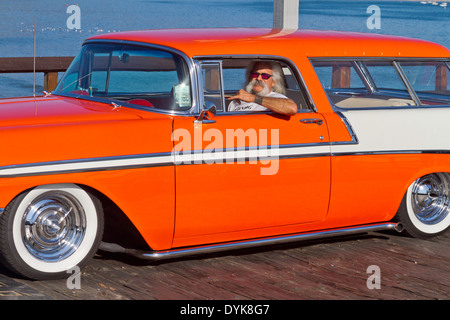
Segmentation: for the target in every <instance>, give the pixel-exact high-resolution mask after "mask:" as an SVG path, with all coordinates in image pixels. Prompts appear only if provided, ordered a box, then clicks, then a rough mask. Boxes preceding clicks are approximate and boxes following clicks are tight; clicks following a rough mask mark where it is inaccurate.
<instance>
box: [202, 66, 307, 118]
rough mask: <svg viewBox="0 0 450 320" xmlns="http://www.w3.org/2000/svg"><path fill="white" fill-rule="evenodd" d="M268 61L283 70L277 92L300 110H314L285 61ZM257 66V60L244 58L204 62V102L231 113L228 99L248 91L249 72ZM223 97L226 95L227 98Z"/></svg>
mask: <svg viewBox="0 0 450 320" xmlns="http://www.w3.org/2000/svg"><path fill="white" fill-rule="evenodd" d="M264 61H267V62H275V63H277V64H278V66H279V67H280V68H279V70H280V79H279V80H278V85H277V86H276V88H275V89H274V90H273V91H275V92H277V93H280V94H282V95H284V96H286V97H287V98H289V99H292V100H294V101H295V102H296V103H297V106H298V109H304V110H308V111H309V110H311V108H310V105H309V103H307V101H308V100H307V99H305V96H306V95H305V90H304V89H303V86H302V85H300V84H299V82H298V81H297V77H296V75H295V73H294V72H293V71H292V69H291V68H290V66H289V65H287V64H286V63H284V62H281V61H273V60H264ZM254 62H255V60H254V59H240V58H229V59H222V60H221V61H202V62H201V65H202V67H201V70H202V81H203V84H202V85H203V97H204V101H205V102H207V101H210V102H213V103H214V104H215V105H216V107H217V110H218V111H222V112H229V111H228V106H229V104H230V102H231V100H229V99H228V98H229V97H231V96H234V95H235V94H236V93H237V92H238V91H239V90H240V89H244V90H246V86H247V84H248V82H249V78H248V77H249V71H248V69H249V68H250V67H251V66H252V65H253V63H254ZM220 85H221V87H220ZM221 94H223V97H222V96H221ZM266 112H270V111H266Z"/></svg>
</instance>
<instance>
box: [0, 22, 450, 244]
mask: <svg viewBox="0 0 450 320" xmlns="http://www.w3.org/2000/svg"><path fill="white" fill-rule="evenodd" d="M121 41H124V42H129V43H137V44H141V45H144V46H145V45H146V44H151V45H156V46H158V47H161V48H165V47H169V48H172V49H175V50H177V51H179V52H180V53H182V54H183V55H185V58H186V59H188V60H191V61H194V60H196V59H197V60H202V61H204V60H205V59H209V60H220V59H221V58H222V57H251V58H267V57H272V58H276V59H278V58H279V59H282V60H283V61H287V62H289V63H290V65H291V66H292V67H293V68H294V69H297V73H298V75H300V76H301V79H299V81H302V82H303V84H304V86H305V88H306V89H307V93H308V95H309V99H310V103H311V105H313V106H314V110H311V111H309V112H298V113H297V114H295V115H293V116H290V117H286V116H276V115H273V114H268V113H258V112H253V113H245V114H242V115H236V114H227V113H223V114H217V115H216V117H215V118H214V120H215V122H211V123H206V122H205V123H200V124H199V123H196V122H194V121H195V120H196V119H197V117H198V113H199V102H198V101H195V99H197V98H196V97H197V96H198V95H200V94H201V93H195V94H193V96H194V98H193V100H194V104H195V105H196V108H197V109H196V110H197V111H194V112H192V113H190V114H177V113H164V112H158V111H156V112H155V110H153V109H151V108H149V109H148V110H145V109H143V108H132V107H128V106H126V105H117V104H111V103H109V104H108V103H103V102H99V101H91V100H89V99H88V98H86V99H84V98H82V97H81V98H73V97H68V96H63V95H58V94H57V93H56V94H53V95H49V96H44V97H36V98H33V97H27V98H15V99H2V100H0V112H1V118H0V130H1V135H2V139H1V149H2V150H3V155H2V157H1V158H0V179H1V184H0V208H5V207H6V206H7V205H8V203H10V202H11V200H12V199H13V198H14V197H15V196H17V195H18V194H19V193H21V192H23V191H24V190H27V189H30V188H33V187H35V186H39V185H46V184H57V183H74V184H78V185H81V186H86V187H89V188H92V189H95V190H97V191H99V192H101V193H102V194H103V195H105V196H106V197H108V198H109V199H110V200H112V201H113V202H114V203H115V204H116V205H117V206H118V207H119V208H120V209H121V210H122V211H123V213H124V214H125V215H126V216H127V217H128V219H129V220H130V221H131V222H132V223H133V225H134V226H135V227H136V228H137V230H138V231H139V232H140V234H141V235H142V237H143V238H144V239H145V241H146V242H147V244H148V246H149V247H150V248H151V249H152V250H169V249H172V248H181V247H189V246H198V245H204V244H211V243H223V242H230V241H240V240H245V239H257V238H262V237H271V236H276V235H288V234H293V233H301V232H309V231H315V230H327V229H333V228H341V227H345V226H356V225H363V224H371V223H378V222H388V221H391V220H392V219H393V217H394V215H395V214H396V212H397V210H398V208H399V206H400V203H401V201H402V198H403V196H404V194H405V192H406V191H407V189H408V186H410V185H411V183H412V182H413V181H414V180H416V179H417V178H418V177H421V176H423V175H426V174H428V173H433V172H450V154H448V153H446V152H443V150H445V151H447V152H448V151H449V150H450V143H449V142H448V141H450V140H449V139H447V142H446V143H447V147H443V146H438V147H436V150H439V151H440V152H382V153H379V154H377V153H376V152H373V150H370V151H367V150H366V151H367V152H364V153H358V150H356V151H355V150H353V151H351V152H347V151H346V150H344V149H342V150H340V149H333V148H334V146H343V147H342V148H345V147H346V146H347V145H358V144H359V143H360V142H361V141H363V140H362V139H363V137H362V136H360V130H359V127H358V128H355V127H353V123H352V121H349V122H350V124H349V123H346V122H345V121H344V120H345V118H344V117H342V113H341V112H337V111H336V108H334V107H333V105H332V103H331V102H330V99H329V97H328V96H327V93H326V92H325V90H324V88H323V85H322V83H321V81H320V80H319V77H318V75H317V73H316V71H315V68H314V66H313V64H312V62H311V61H312V60H314V59H315V58H318V59H319V58H321V59H328V58H336V59H337V60H339V59H346V58H362V59H367V58H382V59H384V58H393V59H397V58H400V59H404V58H410V59H412V60H414V59H415V58H423V59H431V60H433V59H444V60H445V61H449V59H450V52H449V50H448V49H446V48H445V47H443V46H440V45H437V44H433V43H430V42H426V41H421V40H412V39H406V38H400V37H390V36H383V35H374V34H356V33H355V34H351V33H344V32H325V31H307V30H300V31H296V32H291V33H289V32H280V31H279V30H278V31H277V30H263V29H222V30H216V29H205V30H196V29H191V30H153V31H136V32H123V33H116V34H106V35H99V36H95V37H92V38H90V39H88V41H87V43H95V42H99V43H108V42H115V43H117V42H121ZM192 65H194V63H192ZM191 73H192V71H191ZM447 107H448V106H447ZM443 109H444V108H435V109H433V110H431V111H430V112H435V113H436V117H437V118H439V116H438V111H442V110H443ZM410 111H411V110H410ZM353 112H354V113H355V115H354V117H358V116H359V115H358V114H356V111H353ZM361 112H364V111H361ZM367 112H368V113H373V114H374V116H373V118H372V119H374V121H377V120H376V119H378V118H377V117H378V115H379V113H381V112H385V111H383V110H381V111H378V110H371V111H367ZM377 112H378V113H377ZM412 112H414V111H412ZM344 114H345V113H344ZM400 116H401V115H399V117H400ZM308 119H309V120H311V122H308V121H306V122H305V120H308ZM349 119H350V118H349ZM395 119H397V118H395ZM399 119H400V118H399ZM399 119H397V120H399ZM302 120H303V122H302ZM318 121H321V122H320V123H322V124H321V125H320V124H318ZM399 121H401V119H400V120H399ZM386 125H388V126H389V124H386ZM391 125H393V126H395V124H391ZM396 125H398V126H400V127H401V126H402V123H401V122H400V123H399V122H396ZM383 126H384V124H382V123H380V126H379V128H378V129H379V132H373V136H374V137H377V135H380V136H381V135H382V133H381V132H382V131H383ZM177 129H182V130H185V131H182V132H185V133H189V135H190V137H192V140H191V141H190V145H191V150H196V151H199V150H203V152H204V151H205V150H208V148H209V149H211V144H212V141H213V139H212V138H211V137H210V138H208V139H206V138H205V136H204V134H205V133H206V132H209V133H212V134H213V135H216V138H217V136H221V137H223V138H227V134H230V131H229V132H227V130H235V131H234V132H236V130H243V131H244V132H247V133H249V132H250V131H248V130H255V131H254V132H257V133H258V135H257V138H258V139H257V140H252V139H243V140H239V139H234V137H230V139H233V140H232V141H231V142H230V141H225V142H224V144H226V143H230V147H231V148H247V149H251V148H252V147H258V146H259V147H261V146H263V145H271V144H270V141H271V139H277V140H276V141H275V140H273V141H274V142H276V143H275V145H277V146H279V147H280V149H279V152H280V154H279V157H278V158H277V161H279V162H278V163H277V168H276V173H275V174H270V175H264V174H261V172H262V171H261V170H264V169H266V170H269V169H270V167H271V165H274V163H269V162H268V161H266V162H264V161H256V163H252V162H251V161H250V160H248V159H247V160H246V161H240V162H235V163H227V162H226V161H222V163H220V162H217V161H216V162H215V163H205V162H204V161H203V162H200V163H195V162H192V163H191V164H189V163H177V160H176V157H174V154H173V150H174V148H175V147H176V146H177V143H178V142H179V143H181V140H180V141H177V140H176V139H174V138H173V134H174V132H176V130H177ZM211 129H212V130H211ZM271 130H272V131H271ZM252 132H253V131H252ZM405 132H406V133H405V134H408V132H409V131H405ZM447 132H448V130H447ZM263 133H264V134H266V135H267V136H263V135H262V134H263ZM198 134H200V135H201V137H202V139H200V140H199V139H196V138H195V136H196V135H198ZM446 135H447V136H448V133H447V134H446ZM263 138H264V139H266V140H264V141H262V140H260V139H263ZM392 138H393V139H394V137H392ZM402 138H405V137H402ZM380 139H381V138H380ZM406 139H414V137H409V138H408V137H406ZM439 139H440V140H442V141H443V140H444V139H443V137H442V136H441V137H439ZM198 141H200V144H199V143H198ZM261 141H262V142H261ZM183 143H188V142H187V141H183ZM374 143H375V142H374ZM185 146H186V145H185ZM288 147H289V148H288ZM293 148H297V149H295V153H292V152H294V151H293ZM186 149H188V148H185V149H184V151H186ZM291 149H292V150H291ZM421 150H422V149H421ZM188 151H189V150H188ZM380 151H386V150H384V149H382V147H380ZM283 152H286V153H283ZM222 160H223V159H222ZM274 170H275V168H274ZM107 215H108V212H105V216H107Z"/></svg>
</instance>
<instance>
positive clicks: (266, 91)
mask: <svg viewBox="0 0 450 320" xmlns="http://www.w3.org/2000/svg"><path fill="white" fill-rule="evenodd" d="M255 84H258V85H260V86H262V87H263V89H262V90H261V91H260V92H257V93H256V92H254V91H253V87H254V85H255ZM245 91H247V92H250V93H253V94H257V95H258V96H262V97H264V96H267V95H268V94H269V93H270V89H269V87H268V86H267V84H266V83H265V82H264V81H259V80H257V79H253V80H252V81H250V82H249V83H248V84H247V86H246V87H245Z"/></svg>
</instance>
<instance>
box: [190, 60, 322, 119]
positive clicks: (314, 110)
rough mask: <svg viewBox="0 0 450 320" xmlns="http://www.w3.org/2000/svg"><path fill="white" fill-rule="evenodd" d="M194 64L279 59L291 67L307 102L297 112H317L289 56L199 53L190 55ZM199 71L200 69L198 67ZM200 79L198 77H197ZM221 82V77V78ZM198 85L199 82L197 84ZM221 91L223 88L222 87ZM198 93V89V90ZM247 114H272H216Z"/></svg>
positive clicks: (230, 113)
mask: <svg viewBox="0 0 450 320" xmlns="http://www.w3.org/2000/svg"><path fill="white" fill-rule="evenodd" d="M192 59H193V61H194V64H196V62H197V61H198V62H201V61H209V60H210V61H217V60H220V61H223V60H224V59H236V60H238V59H240V60H272V61H280V62H282V63H284V64H286V65H288V66H289V68H290V69H291V72H292V74H293V76H294V77H295V80H296V81H297V86H299V92H300V93H301V94H302V95H303V96H304V100H305V102H306V103H307V104H308V109H299V110H297V113H311V112H318V111H317V107H316V104H315V103H314V100H313V98H312V95H311V92H310V91H309V88H308V87H307V85H306V82H305V80H304V78H303V76H302V74H301V72H300V70H299V69H298V67H297V65H296V64H295V63H294V62H293V61H292V60H290V59H289V58H286V57H282V56H276V55H254V54H250V55H246V54H230V55H201V56H194V57H192ZM200 72H201V69H200ZM221 74H222V75H223V72H222V70H221ZM197 78H198V79H200V78H199V77H197ZM222 84H223V79H222ZM199 87H200V84H199ZM222 91H224V89H223V88H222ZM199 94H200V95H201V93H200V90H199ZM249 114H273V111H232V112H229V111H222V112H218V113H217V115H216V116H221V115H249Z"/></svg>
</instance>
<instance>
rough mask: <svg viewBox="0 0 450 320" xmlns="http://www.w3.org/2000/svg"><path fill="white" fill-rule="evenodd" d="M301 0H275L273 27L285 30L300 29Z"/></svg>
mask: <svg viewBox="0 0 450 320" xmlns="http://www.w3.org/2000/svg"><path fill="white" fill-rule="evenodd" d="M299 1H300V0H274V1H273V28H274V29H284V30H297V29H298V14H299V12H298V9H299Z"/></svg>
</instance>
